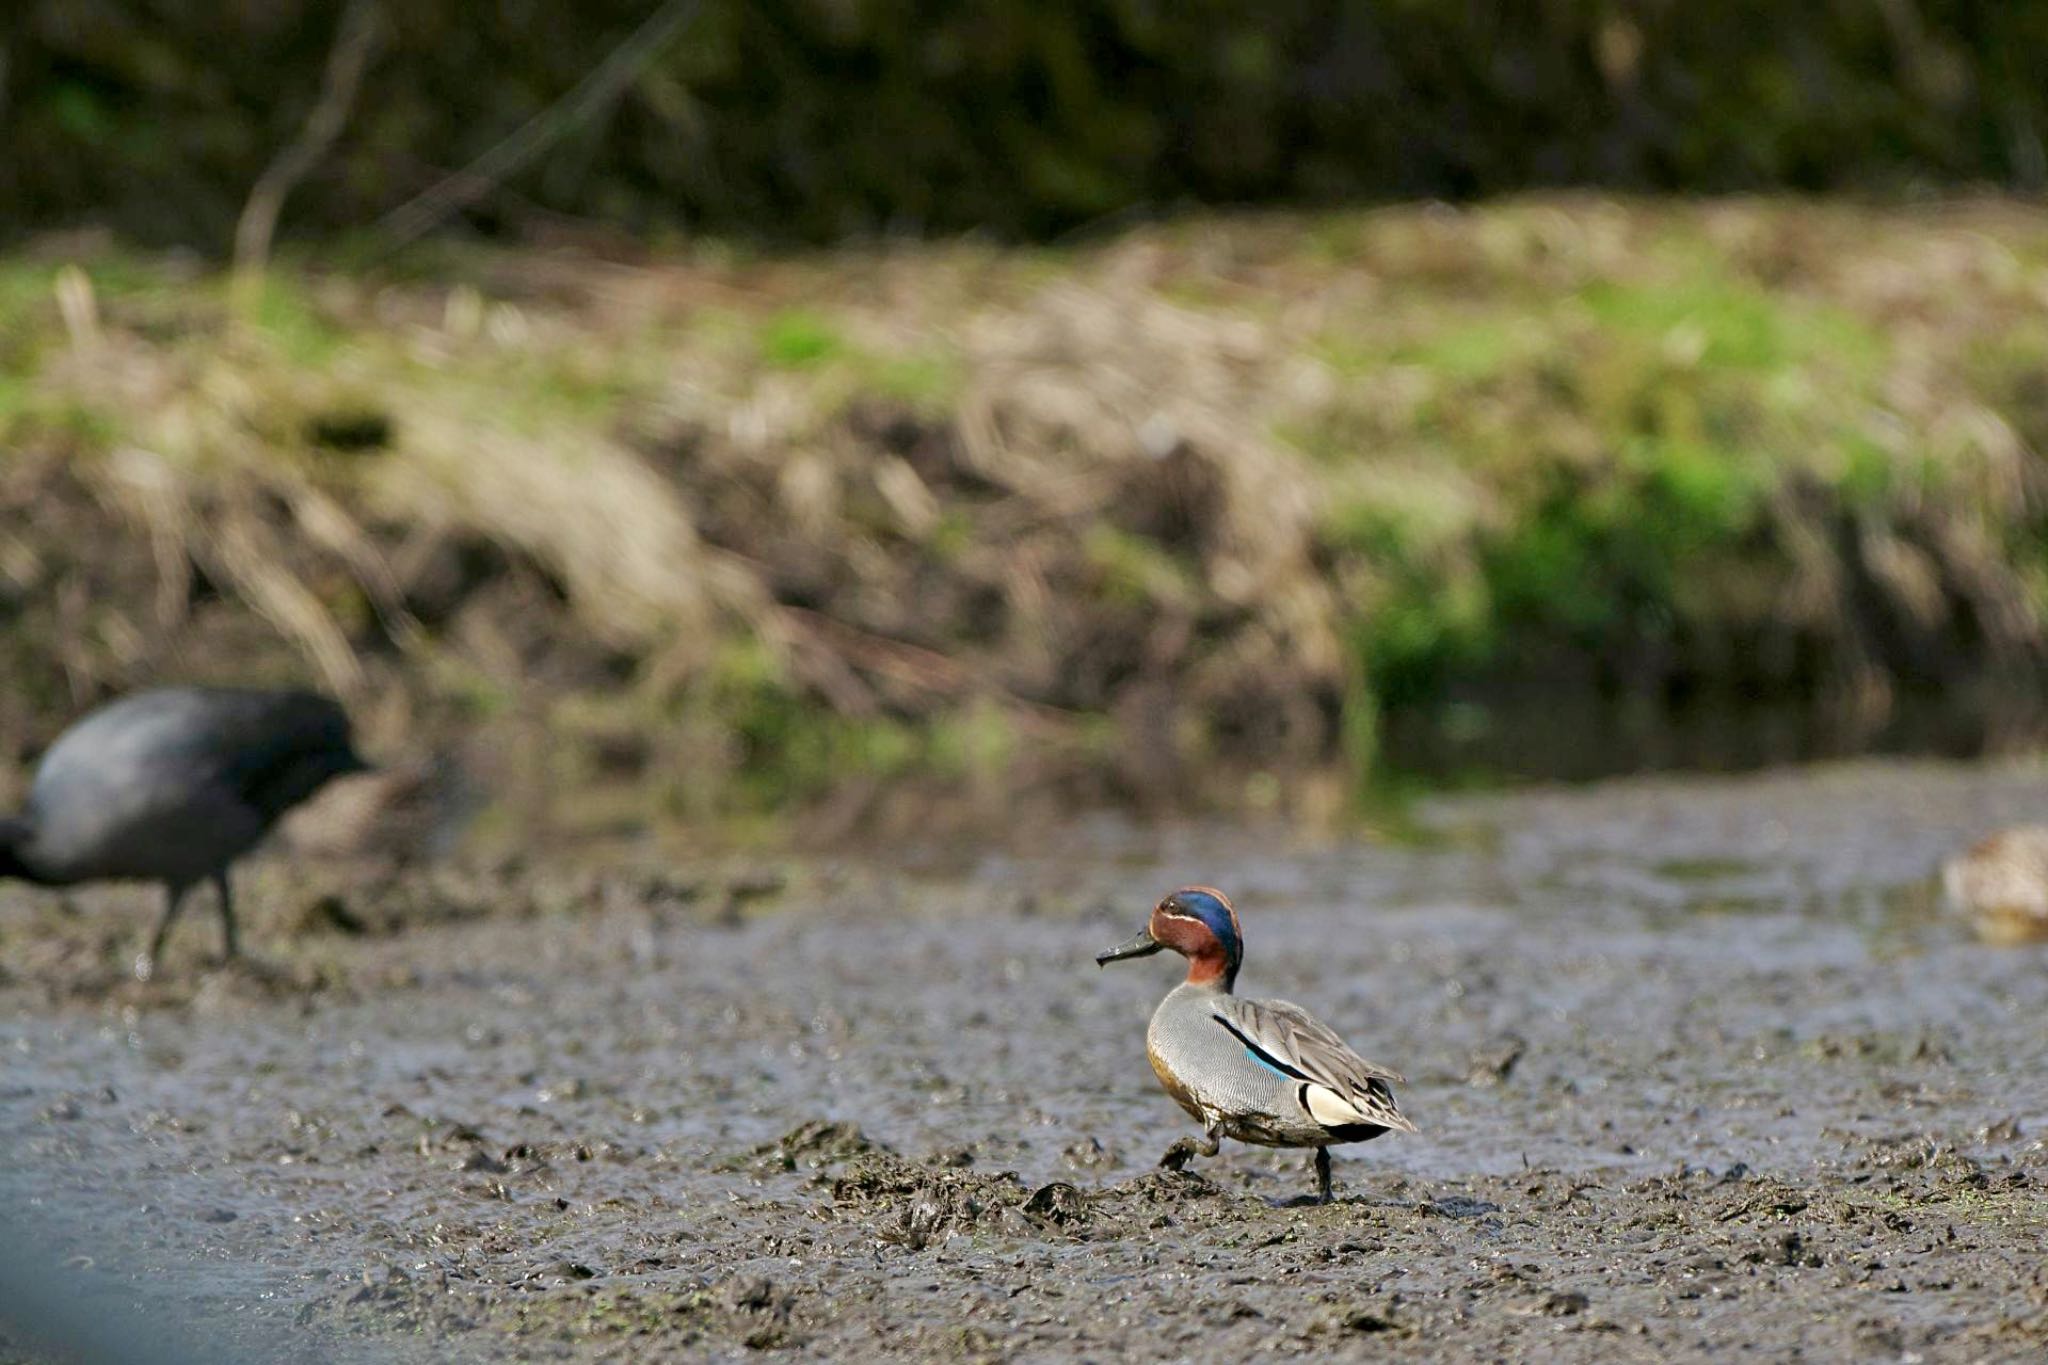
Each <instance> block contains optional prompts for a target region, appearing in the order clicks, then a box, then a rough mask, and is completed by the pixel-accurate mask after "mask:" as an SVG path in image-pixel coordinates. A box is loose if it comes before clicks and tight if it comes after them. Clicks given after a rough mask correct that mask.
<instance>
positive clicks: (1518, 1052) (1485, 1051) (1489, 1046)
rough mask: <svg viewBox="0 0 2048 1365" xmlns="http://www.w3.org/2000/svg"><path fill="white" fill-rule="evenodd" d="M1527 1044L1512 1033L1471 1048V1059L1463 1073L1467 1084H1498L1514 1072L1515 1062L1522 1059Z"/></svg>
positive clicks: (1526, 1049)
mask: <svg viewBox="0 0 2048 1365" xmlns="http://www.w3.org/2000/svg"><path fill="white" fill-rule="evenodd" d="M1528 1046H1529V1045H1528V1044H1527V1043H1525V1042H1523V1041H1522V1040H1521V1039H1520V1038H1518V1037H1516V1036H1515V1035H1513V1034H1508V1035H1506V1036H1504V1037H1500V1038H1494V1039H1491V1040H1489V1041H1488V1042H1486V1043H1484V1044H1483V1045H1481V1046H1479V1047H1476V1048H1474V1049H1472V1060H1471V1065H1470V1067H1469V1069H1468V1070H1467V1071H1466V1073H1465V1083H1466V1084H1467V1085H1499V1084H1501V1083H1502V1082H1503V1081H1505V1080H1507V1078H1508V1077H1509V1076H1510V1075H1511V1074H1512V1073H1513V1072H1514V1069H1515V1063H1517V1062H1519V1061H1521V1060H1522V1054H1523V1053H1524V1052H1526V1051H1528Z"/></svg>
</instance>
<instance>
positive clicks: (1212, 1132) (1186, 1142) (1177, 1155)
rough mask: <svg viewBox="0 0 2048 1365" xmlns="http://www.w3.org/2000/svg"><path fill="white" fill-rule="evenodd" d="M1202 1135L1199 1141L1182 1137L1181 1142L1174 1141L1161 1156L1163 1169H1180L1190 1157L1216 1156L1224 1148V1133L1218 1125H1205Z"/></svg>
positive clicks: (1160, 1161) (1160, 1163)
mask: <svg viewBox="0 0 2048 1365" xmlns="http://www.w3.org/2000/svg"><path fill="white" fill-rule="evenodd" d="M1202 1136H1203V1139H1204V1140H1203V1141H1201V1142H1197V1141H1195V1140H1194V1139H1193V1138H1182V1139H1181V1140H1180V1141H1179V1142H1176V1143H1174V1144H1173V1146H1171V1147H1168V1148H1167V1149H1166V1155H1164V1156H1162V1157H1160V1158H1159V1165H1160V1168H1161V1169H1162V1170H1168V1171H1178V1170H1180V1169H1182V1168H1183V1167H1185V1166H1186V1165H1187V1164H1188V1161H1189V1159H1190V1158H1193V1157H1198V1156H1214V1155H1216V1153H1218V1152H1220V1151H1222V1150H1223V1134H1222V1133H1221V1132H1219V1131H1218V1129H1217V1125H1215V1124H1213V1123H1212V1124H1208V1125H1207V1126H1205V1127H1204V1128H1203V1130H1202Z"/></svg>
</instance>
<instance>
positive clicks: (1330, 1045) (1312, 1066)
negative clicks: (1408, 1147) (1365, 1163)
mask: <svg viewBox="0 0 2048 1365" xmlns="http://www.w3.org/2000/svg"><path fill="white" fill-rule="evenodd" d="M1216 1013H1217V1014H1218V1015H1219V1016H1220V1017H1222V1019H1223V1020H1224V1022H1226V1023H1228V1024H1229V1025H1230V1026H1231V1027H1232V1028H1233V1029H1234V1030H1236V1031H1237V1032H1238V1033H1240V1034H1242V1035H1243V1036H1244V1037H1245V1038H1246V1039H1247V1040H1248V1041H1250V1042H1251V1043H1253V1044H1255V1045H1256V1046H1257V1047H1259V1048H1260V1049H1261V1050H1263V1051H1265V1052H1266V1053H1268V1054H1270V1055H1271V1056H1272V1057H1273V1058H1274V1060H1276V1061H1278V1062H1280V1063H1281V1064H1282V1065H1283V1066H1285V1067H1291V1068H1292V1069H1293V1070H1295V1071H1297V1072H1299V1073H1300V1074H1301V1075H1302V1076H1303V1077H1305V1078H1306V1079H1308V1080H1310V1081H1314V1082H1315V1083H1316V1084H1318V1085H1321V1086H1326V1087H1327V1088H1329V1089H1330V1090H1333V1091H1335V1092H1336V1093H1337V1094H1339V1095H1341V1096H1345V1097H1347V1098H1351V1099H1355V1100H1357V1101H1358V1102H1359V1105H1360V1107H1361V1108H1363V1109H1365V1110H1367V1111H1368V1112H1372V1113H1375V1114H1379V1115H1384V1117H1385V1119H1386V1120H1387V1121H1389V1122H1390V1123H1391V1124H1392V1126H1395V1127H1404V1128H1412V1126H1413V1125H1411V1124H1409V1123H1408V1121H1407V1120H1406V1119H1405V1118H1402V1117H1401V1116H1400V1110H1399V1108H1398V1107H1397V1106H1396V1105H1395V1103H1394V1097H1393V1092H1392V1091H1390V1090H1388V1089H1387V1084H1388V1083H1389V1082H1392V1083H1393V1084H1395V1085H1401V1084H1405V1083H1406V1081H1407V1078H1406V1077H1405V1076H1403V1075H1402V1074H1401V1073H1400V1072H1398V1071H1395V1070H1393V1069H1392V1068H1390V1067H1384V1066H1381V1065H1379V1064H1378V1063H1377V1062H1369V1061H1367V1060H1366V1059H1365V1058H1363V1057H1361V1056H1359V1055H1358V1054H1357V1053H1356V1052H1353V1051H1352V1050H1351V1049H1350V1047H1348V1046H1347V1045H1346V1044H1345V1042H1344V1040H1343V1039H1342V1038H1339V1037H1338V1036H1337V1035H1336V1033H1335V1032H1334V1031H1333V1030H1331V1028H1330V1027H1329V1026H1328V1025H1327V1024H1324V1023H1322V1022H1320V1021H1318V1020H1317V1019H1315V1018H1314V1017H1313V1016H1311V1015H1310V1014H1309V1012H1308V1011H1307V1010H1305V1009H1303V1008H1302V1007H1301V1006H1299V1005H1296V1004H1292V1003H1290V1002H1288V1001H1285V1000H1247V999H1244V998H1243V997H1241V996H1235V995H1230V996H1224V997H1223V998H1222V999H1220V1000H1218V1001H1217V1002H1216Z"/></svg>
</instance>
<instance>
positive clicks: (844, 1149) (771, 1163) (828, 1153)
mask: <svg viewBox="0 0 2048 1365" xmlns="http://www.w3.org/2000/svg"><path fill="white" fill-rule="evenodd" d="M885 1150H886V1149H885V1148H883V1147H882V1146H881V1145H880V1144H879V1143H876V1142H874V1141H872V1140H870V1139H869V1137H868V1135H867V1134H866V1133H863V1132H862V1131H861V1130H860V1125H859V1124H855V1123H841V1122H833V1121H831V1120H829V1119H807V1120H806V1121H804V1122H803V1123H799V1124H798V1125H797V1126H796V1127H794V1128H792V1129H790V1130H789V1131H788V1132H786V1133H784V1134H783V1135H782V1136H781V1137H779V1138H777V1139H776V1140H775V1141H773V1142H764V1143H762V1144H761V1145H760V1146H759V1147H756V1148H754V1150H753V1151H752V1152H750V1153H748V1156H747V1161H746V1163H745V1164H746V1165H748V1166H751V1167H752V1168H753V1169H755V1170H757V1171H762V1172H766V1171H774V1170H782V1171H794V1170H797V1169H799V1168H803V1169H807V1170H817V1169H818V1168H820V1167H822V1166H832V1165H836V1164H838V1163H839V1162H842V1161H849V1160H851V1159H853V1158H854V1157H857V1156H860V1155H862V1154H863V1153H866V1152H878V1151H885Z"/></svg>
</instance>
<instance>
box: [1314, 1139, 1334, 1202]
mask: <svg viewBox="0 0 2048 1365" xmlns="http://www.w3.org/2000/svg"><path fill="white" fill-rule="evenodd" d="M1330 1191H1331V1186H1330V1149H1329V1148H1328V1147H1318V1148H1316V1202H1318V1203H1322V1204H1327V1203H1329V1202H1330Z"/></svg>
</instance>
